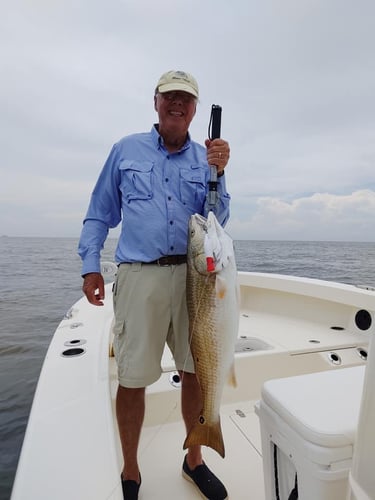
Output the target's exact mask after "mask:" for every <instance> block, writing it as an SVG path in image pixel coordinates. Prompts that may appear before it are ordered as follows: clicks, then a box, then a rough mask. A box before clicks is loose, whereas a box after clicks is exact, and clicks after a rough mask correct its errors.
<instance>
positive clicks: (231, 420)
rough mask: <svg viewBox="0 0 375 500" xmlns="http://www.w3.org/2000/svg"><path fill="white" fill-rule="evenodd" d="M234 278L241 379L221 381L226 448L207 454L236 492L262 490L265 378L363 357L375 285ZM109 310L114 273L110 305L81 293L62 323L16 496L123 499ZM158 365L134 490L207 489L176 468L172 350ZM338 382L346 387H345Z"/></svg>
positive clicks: (193, 493) (188, 492) (178, 492)
mask: <svg viewBox="0 0 375 500" xmlns="http://www.w3.org/2000/svg"><path fill="white" fill-rule="evenodd" d="M239 281H240V286H241V316H240V328H239V338H238V341H237V349H236V356H235V372H236V378H237V387H236V388H235V389H234V388H232V387H229V386H227V387H225V388H224V392H223V397H222V406H221V422H222V429H223V436H224V443H225V448H226V456H225V458H224V459H222V458H221V457H220V456H219V455H218V454H217V453H216V452H215V451H213V450H211V449H210V448H206V447H205V448H204V450H203V456H204V459H205V461H206V462H207V465H208V466H209V467H210V468H211V469H212V470H213V471H214V472H215V474H217V475H218V477H220V479H221V480H222V481H223V482H224V484H225V485H226V487H227V490H228V493H229V498H231V499H232V500H242V499H244V500H245V499H248V498H251V499H253V500H264V499H265V492H264V481H263V461H262V455H261V444H260V443H261V440H260V423H259V419H258V416H257V415H256V413H255V410H254V407H255V404H256V402H257V401H259V399H260V397H261V390H262V386H263V384H264V382H265V381H267V380H270V379H278V378H284V377H289V376H293V375H301V374H306V373H313V372H319V371H329V370H338V369H339V370H340V369H341V368H347V367H353V366H357V365H363V364H365V363H366V351H367V349H368V346H369V339H370V337H371V335H372V334H374V333H375V322H374V321H371V319H372V317H373V312H372V311H374V310H375V294H374V292H372V291H366V290H360V289H357V288H356V287H353V286H349V285H341V284H334V283H328V282H323V281H319V280H308V279H302V278H294V277H286V276H284V277H282V276H277V275H272V276H271V275H262V274H260V273H259V274H257V273H239ZM368 311H370V312H371V314H370V313H369V312H368ZM361 315H362V317H359V316H361ZM366 318H367V319H366ZM369 318H370V321H369V320H368V319H369ZM112 321H113V310H112V296H111V285H110V284H108V285H107V287H106V299H105V304H104V307H102V308H98V307H96V308H95V307H93V306H92V305H90V304H89V303H88V302H87V300H86V299H84V298H82V299H80V300H79V301H78V302H77V303H76V304H74V306H73V307H72V308H71V310H70V311H69V312H68V313H67V315H66V317H65V318H64V319H63V321H62V322H61V323H60V325H59V326H58V328H57V330H56V333H55V335H54V337H53V340H52V342H51V344H50V347H49V350H48V353H47V356H46V358H45V361H44V365H43V369H42V372H41V376H40V380H39V383H38V388H37V391H36V394H35V398H34V402H33V408H32V411H31V414H30V419H29V423H28V428H27V432H26V435H25V440H24V444H23V450H22V453H21V456H20V461H19V465H18V470H17V476H16V479H15V484H14V489H13V492H12V500H23V499H24V498H31V499H33V500H36V499H38V500H50V498H54V499H55V500H66V499H67V498H69V500H86V499H90V500H120V499H121V498H122V492H121V484H120V471H121V468H122V463H123V462H122V456H121V450H120V443H119V439H118V431H117V423H116V417H115V414H116V413H115V411H114V405H115V396H116V392H117V387H118V382H117V369H116V363H115V360H114V358H113V357H109V356H108V350H109V346H110V344H111V340H112V337H111V336H112ZM162 368H163V373H162V375H161V377H160V379H159V380H158V381H157V382H155V383H154V384H152V385H151V386H150V387H148V388H147V390H146V415H145V422H144V427H143V430H142V435H141V442H140V448H139V462H140V468H141V473H142V488H141V490H140V497H139V498H140V500H142V499H143V500H146V499H153V500H159V499H160V500H161V499H163V500H166V499H177V498H178V499H179V500H180V499H181V500H183V499H189V500H192V499H194V498H200V495H199V493H198V491H197V490H196V489H195V487H194V486H193V485H192V484H191V483H189V482H188V481H186V480H185V479H184V478H183V477H182V475H181V469H182V462H183V459H184V455H185V451H184V450H183V448H182V445H183V442H184V439H185V429H184V424H183V422H182V418H181V413H180V388H179V384H178V383H177V384H175V383H174V380H173V378H174V375H176V372H175V367H174V363H173V359H172V356H171V353H170V352H169V350H168V349H165V352H164V355H163V360H162ZM338 390H339V391H341V393H342V397H346V392H345V387H339V388H338ZM317 407H319V401H317ZM56 485H59V487H58V488H56ZM314 500H315V499H314Z"/></svg>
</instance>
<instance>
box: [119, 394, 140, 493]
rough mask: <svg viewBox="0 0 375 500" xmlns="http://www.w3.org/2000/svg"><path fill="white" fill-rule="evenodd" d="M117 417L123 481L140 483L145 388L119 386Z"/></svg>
mask: <svg viewBox="0 0 375 500" xmlns="http://www.w3.org/2000/svg"><path fill="white" fill-rule="evenodd" d="M116 415H117V423H118V427H119V432H120V440H121V447H122V454H123V457H124V469H123V472H122V477H123V479H126V480H128V479H130V480H133V481H136V482H137V483H139V481H140V475H139V467H138V458H137V452H138V444H139V439H140V435H141V430H142V425H143V419H144V415H145V389H144V387H141V388H137V389H130V388H127V387H122V386H121V385H119V388H118V391H117V398H116Z"/></svg>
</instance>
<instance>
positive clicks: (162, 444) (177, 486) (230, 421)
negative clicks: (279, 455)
mask: <svg viewBox="0 0 375 500" xmlns="http://www.w3.org/2000/svg"><path fill="white" fill-rule="evenodd" d="M253 407H254V402H250V403H236V404H234V405H228V406H225V407H223V408H222V417H221V421H222V428H223V435H224V442H225V447H226V457H225V458H224V459H222V458H221V457H220V456H219V455H218V454H217V453H216V452H215V451H213V450H211V449H210V448H206V447H204V448H203V453H204V460H205V462H206V463H207V465H208V466H209V467H210V468H211V469H212V470H213V471H214V472H215V474H216V475H217V476H218V477H220V479H221V480H222V481H223V483H224V484H225V486H226V488H227V490H228V493H229V498H230V499H231V500H245V499H250V498H251V499H252V500H264V488H263V469H262V459H261V455H260V431H259V422H258V417H257V416H256V415H255V414H254V410H253ZM184 438H185V431H184V426H183V424H182V422H174V423H171V424H165V425H161V426H157V427H145V428H144V429H143V432H142V439H141V444H140V451H139V460H140V468H141V473H142V488H141V490H140V500H162V499H163V500H169V499H171V500H172V499H173V500H193V499H195V498H201V496H200V495H199V493H198V492H197V490H196V488H195V487H194V486H193V485H192V484H191V483H189V482H188V481H186V480H185V479H184V478H183V477H182V476H181V469H182V462H183V459H184V454H185V452H184V451H183V449H182V443H183V440H184Z"/></svg>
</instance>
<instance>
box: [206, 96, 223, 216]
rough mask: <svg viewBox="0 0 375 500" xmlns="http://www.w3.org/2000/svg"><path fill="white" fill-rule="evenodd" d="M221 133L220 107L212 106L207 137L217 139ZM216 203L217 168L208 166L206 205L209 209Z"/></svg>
mask: <svg viewBox="0 0 375 500" xmlns="http://www.w3.org/2000/svg"><path fill="white" fill-rule="evenodd" d="M220 132H221V106H219V105H218V104H213V105H212V107H211V117H210V123H209V125H208V137H209V138H210V139H211V140H212V139H218V138H219V137H220ZM216 202H217V168H216V165H210V180H209V181H208V204H209V206H210V207H213V206H215V205H216Z"/></svg>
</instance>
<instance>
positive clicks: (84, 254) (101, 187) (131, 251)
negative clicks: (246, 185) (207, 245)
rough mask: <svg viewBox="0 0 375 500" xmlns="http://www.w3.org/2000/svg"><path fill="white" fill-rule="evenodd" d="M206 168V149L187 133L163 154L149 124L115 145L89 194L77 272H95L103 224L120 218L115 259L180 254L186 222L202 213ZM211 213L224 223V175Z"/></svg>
mask: <svg viewBox="0 0 375 500" xmlns="http://www.w3.org/2000/svg"><path fill="white" fill-rule="evenodd" d="M209 175H210V173H209V168H208V163H207V158H206V149H205V148H204V147H203V146H201V145H200V144H198V143H196V142H194V141H191V140H190V137H188V139H187V141H186V143H185V145H184V146H183V148H182V149H181V150H180V151H178V152H177V153H169V152H168V151H167V149H166V148H165V147H164V144H163V139H162V137H161V136H160V135H159V133H158V131H157V126H153V127H152V129H151V132H147V133H141V134H134V135H130V136H127V137H124V138H123V139H121V140H120V141H119V142H118V143H116V144H115V145H114V146H113V148H112V150H111V153H110V155H109V157H108V159H107V161H106V163H105V165H104V167H103V170H102V172H101V174H100V176H99V179H98V181H97V183H96V186H95V188H94V191H93V193H92V196H91V200H90V204H89V208H88V211H87V214H86V217H85V219H84V225H83V229H82V233H81V238H80V242H79V248H78V253H79V255H80V256H81V258H82V262H83V266H82V275H84V274H87V273H91V272H100V252H101V250H102V248H103V245H104V242H105V240H106V238H107V235H108V230H109V228H114V227H116V226H117V225H118V224H119V223H120V222H121V221H122V228H121V234H120V237H119V241H118V245H117V249H116V255H115V260H116V262H117V263H120V262H151V261H153V260H156V259H158V258H159V257H162V256H163V255H178V254H186V251H187V237H188V221H189V218H190V216H191V215H192V214H194V213H200V214H203V215H206V214H205V211H206V210H207V209H206V207H205V201H206V194H207V189H208V184H207V183H208V180H209ZM218 195H219V201H218V203H217V206H216V209H215V214H216V217H217V219H218V221H219V222H220V223H221V224H222V225H225V223H226V222H227V220H228V218H229V202H230V196H229V194H228V193H227V191H226V186H225V175H224V176H221V177H219V178H218Z"/></svg>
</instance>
